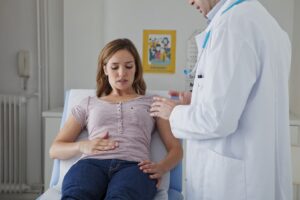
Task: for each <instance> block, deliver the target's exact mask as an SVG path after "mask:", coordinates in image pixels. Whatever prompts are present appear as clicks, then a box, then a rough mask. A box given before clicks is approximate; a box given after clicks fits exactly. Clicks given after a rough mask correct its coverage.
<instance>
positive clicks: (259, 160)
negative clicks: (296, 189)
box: [151, 0, 292, 200]
mask: <svg viewBox="0 0 300 200" xmlns="http://www.w3.org/2000/svg"><path fill="white" fill-rule="evenodd" d="M189 3H190V4H191V5H193V6H195V7H196V8H197V10H199V11H200V12H201V13H202V14H203V15H204V16H205V17H207V18H208V19H209V21H210V23H209V25H208V27H207V28H206V30H205V32H204V33H203V34H201V35H199V36H197V37H196V42H197V44H198V48H199V55H198V62H197V64H196V66H195V67H196V70H195V80H194V85H193V91H192V94H189V93H184V92H178V93H177V92H172V95H179V97H180V100H179V101H177V102H176V101H173V100H171V99H166V98H161V97H157V98H155V99H154V100H155V101H154V103H153V104H152V106H151V115H152V116H156V117H161V118H164V119H169V121H170V124H171V128H172V132H173V133H174V135H175V136H176V137H178V138H182V139H186V140H187V151H186V156H187V157H186V160H187V163H186V170H187V171H186V173H187V174H186V178H187V185H186V199H187V200H291V199H292V181H291V160H290V139H289V98H288V78H289V72H290V62H291V45H290V42H289V38H288V35H287V34H286V33H285V32H284V31H283V30H282V28H281V27H280V26H279V24H278V23H277V22H276V21H275V19H274V18H273V17H272V16H271V15H270V14H269V13H268V12H267V10H266V9H265V8H264V7H263V6H262V5H261V4H260V3H259V2H258V1H257V0H245V1H244V0H189Z"/></svg>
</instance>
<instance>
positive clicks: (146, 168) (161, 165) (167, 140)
mask: <svg viewBox="0 0 300 200" xmlns="http://www.w3.org/2000/svg"><path fill="white" fill-rule="evenodd" d="M156 125H157V128H158V132H159V134H160V137H161V140H162V142H163V143H164V145H165V147H166V149H167V152H168V153H167V155H166V157H165V158H164V159H162V160H161V161H159V162H158V163H154V162H151V161H148V160H146V161H143V162H141V163H139V166H140V169H141V170H143V172H144V173H149V174H151V175H150V178H151V179H158V180H159V181H158V185H159V183H160V179H161V177H162V176H163V174H165V173H166V172H167V171H170V170H171V169H172V168H173V167H175V166H176V165H177V164H178V162H179V161H180V160H181V159H182V156H183V150H182V147H181V144H180V142H179V140H178V139H176V138H175V137H174V136H173V134H172V132H171V128H170V124H169V121H167V120H164V119H161V118H156Z"/></svg>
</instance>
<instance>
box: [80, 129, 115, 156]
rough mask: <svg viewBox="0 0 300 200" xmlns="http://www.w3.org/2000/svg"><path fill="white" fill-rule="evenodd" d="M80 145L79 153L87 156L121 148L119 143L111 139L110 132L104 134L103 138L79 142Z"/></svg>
mask: <svg viewBox="0 0 300 200" xmlns="http://www.w3.org/2000/svg"><path fill="white" fill-rule="evenodd" d="M78 144H79V151H80V152H81V153H83V154H87V155H91V154H97V153H101V152H103V151H109V150H112V149H115V148H117V147H118V146H119V143H118V142H117V141H113V140H111V139H109V135H108V132H104V133H102V134H101V137H97V138H95V139H91V140H84V141H79V142H78Z"/></svg>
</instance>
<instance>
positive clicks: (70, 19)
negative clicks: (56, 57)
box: [64, 0, 105, 89]
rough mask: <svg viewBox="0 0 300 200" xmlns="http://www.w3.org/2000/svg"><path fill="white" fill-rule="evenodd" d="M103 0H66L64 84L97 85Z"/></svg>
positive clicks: (101, 43) (85, 86) (69, 86)
mask: <svg viewBox="0 0 300 200" xmlns="http://www.w3.org/2000/svg"><path fill="white" fill-rule="evenodd" d="M103 5H104V2H103V0H88V1H82V0H64V88H65V89H70V88H95V87H96V69H97V59H98V54H99V52H100V50H101V48H102V46H103V42H102V41H103V34H102V32H103V29H104V28H105V27H104V26H103V9H104V6H103Z"/></svg>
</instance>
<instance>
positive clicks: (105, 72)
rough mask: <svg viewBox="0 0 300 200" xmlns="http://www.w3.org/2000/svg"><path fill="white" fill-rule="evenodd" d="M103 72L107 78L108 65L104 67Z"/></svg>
mask: <svg viewBox="0 0 300 200" xmlns="http://www.w3.org/2000/svg"><path fill="white" fill-rule="evenodd" d="M103 71H104V74H105V75H106V76H107V68H106V65H104V67H103Z"/></svg>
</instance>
